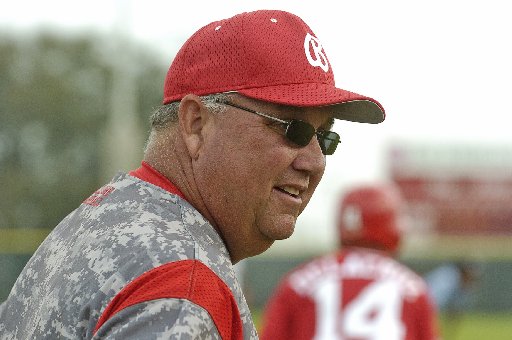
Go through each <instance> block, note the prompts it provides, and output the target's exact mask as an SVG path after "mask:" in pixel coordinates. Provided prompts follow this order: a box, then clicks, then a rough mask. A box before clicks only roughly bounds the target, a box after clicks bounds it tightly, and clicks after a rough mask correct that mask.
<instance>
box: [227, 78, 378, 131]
mask: <svg viewBox="0 0 512 340" xmlns="http://www.w3.org/2000/svg"><path fill="white" fill-rule="evenodd" d="M236 92H238V93H241V94H243V95H245V96H247V97H250V98H254V99H258V100H263V101H268V102H271V103H276V104H283V105H291V106H302V107H313V106H331V107H332V109H333V111H334V118H337V119H342V120H348V121H352V122H359V123H370V124H378V123H381V122H382V121H384V119H385V117H386V115H385V111H384V108H383V107H382V105H381V104H380V103H379V102H378V101H376V100H375V99H373V98H370V97H366V96H363V95H360V94H357V93H354V92H350V91H345V90H342V89H339V88H336V87H334V86H332V85H328V84H318V83H307V84H287V85H274V86H266V87H257V88H242V89H237V90H236Z"/></svg>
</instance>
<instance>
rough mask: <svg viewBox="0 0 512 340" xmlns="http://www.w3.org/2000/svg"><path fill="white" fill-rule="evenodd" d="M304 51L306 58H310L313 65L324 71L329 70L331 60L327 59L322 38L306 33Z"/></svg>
mask: <svg viewBox="0 0 512 340" xmlns="http://www.w3.org/2000/svg"><path fill="white" fill-rule="evenodd" d="M310 46H311V48H310ZM311 50H313V53H314V54H315V55H314V56H313V55H311ZM304 52H306V58H308V61H309V63H310V64H311V66H313V67H317V66H318V67H320V68H321V69H322V70H324V72H327V71H329V62H328V61H327V57H326V56H325V54H324V51H323V47H322V44H321V43H320V40H318V39H317V38H315V37H314V36H312V35H311V34H309V33H308V34H306V38H305V39H304Z"/></svg>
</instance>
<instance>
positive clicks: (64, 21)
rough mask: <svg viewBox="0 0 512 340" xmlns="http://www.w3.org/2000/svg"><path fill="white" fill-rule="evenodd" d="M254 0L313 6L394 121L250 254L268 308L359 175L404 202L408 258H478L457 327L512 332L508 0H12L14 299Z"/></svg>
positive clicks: (2, 65) (342, 82)
mask: <svg viewBox="0 0 512 340" xmlns="http://www.w3.org/2000/svg"><path fill="white" fill-rule="evenodd" d="M255 9H281V10H286V11H290V12H292V13H295V14H297V15H299V16H300V17H302V18H303V19H304V20H305V21H306V22H307V23H308V24H309V26H310V27H311V28H312V29H313V31H314V32H315V33H316V35H317V37H318V38H319V39H320V40H321V41H322V43H323V46H324V48H325V50H326V51H327V54H328V56H329V59H330V63H331V67H333V69H334V72H335V76H336V84H337V86H338V87H341V88H345V89H348V90H351V91H354V92H358V93H362V94H365V95H368V96H371V97H374V98H376V99H377V100H379V101H380V102H381V103H382V104H383V105H384V107H385V108H386V111H387V119H386V121H385V122H384V123H383V124H380V125H377V126H372V125H366V124H354V123H349V122H336V125H335V130H336V131H338V132H339V133H340V135H341V138H342V143H341V144H340V146H339V147H338V150H337V152H336V154H335V155H333V156H330V157H328V159H327V168H326V172H325V175H324V179H323V182H322V183H321V184H320V186H319V187H318V189H317V191H316V193H315V195H314V197H313V199H312V201H311V203H310V205H309V206H308V208H307V209H306V210H305V211H304V213H303V214H302V215H301V217H300V219H299V222H298V223H297V227H296V232H295V234H294V235H293V236H292V237H291V238H290V239H288V240H286V241H281V242H277V243H276V244H275V245H274V246H273V247H272V248H271V249H270V250H269V251H268V252H266V253H264V254H262V255H260V256H257V257H254V258H250V259H247V260H245V261H243V262H242V264H241V265H239V269H240V272H241V273H242V275H243V283H244V286H245V288H246V294H247V297H248V300H249V303H250V305H251V308H252V309H253V310H254V315H255V318H258V315H259V312H260V310H261V308H262V307H263V306H264V304H265V302H266V299H267V298H268V296H269V294H271V292H272V289H273V287H274V285H275V283H276V282H277V280H278V279H279V278H280V277H281V276H282V275H283V274H284V273H285V272H286V271H287V270H288V269H290V268H291V267H292V266H294V265H296V264H298V263H299V262H302V261H304V260H306V259H309V258H311V257H313V256H317V255H320V254H323V253H325V252H329V251H332V250H334V249H335V247H336V242H337V239H336V236H335V218H336V208H337V205H338V200H339V198H340V196H341V195H342V194H343V192H344V191H345V190H346V189H347V188H348V187H350V186H353V185H356V184H359V183H362V182H375V181H390V182H394V183H396V184H397V185H398V186H399V187H400V189H401V191H402V193H403V194H404V197H405V198H406V200H407V203H408V205H407V207H408V208H407V213H408V214H407V215H408V219H407V222H408V223H407V225H406V237H405V244H404V246H403V249H402V250H403V251H402V253H401V260H402V261H403V262H405V263H407V264H409V265H410V266H411V267H413V268H414V269H415V270H416V271H417V272H418V273H420V274H422V275H425V276H427V275H428V274H429V273H431V270H433V269H436V268H439V266H441V265H444V264H453V263H455V264H461V263H463V264H468V265H470V266H471V268H472V269H474V273H476V274H475V275H474V276H473V278H474V279H473V280H472V284H471V289H470V290H468V292H469V293H468V294H467V296H466V297H465V299H464V304H459V305H458V306H452V307H450V308H447V309H443V313H442V320H441V321H442V326H443V332H444V336H445V339H447V340H450V339H484V338H485V339H509V337H510V334H512V294H510V293H509V287H510V286H511V282H512V207H511V202H512V134H511V133H510V123H511V122H512V109H511V107H510V105H508V100H509V99H510V98H511V93H512V65H511V62H510V60H512V49H511V43H510V41H511V36H510V35H511V33H510V32H512V21H510V19H509V14H508V13H509V10H508V6H507V2H506V1H505V0H503V1H499V0H486V1H461V0H452V1H446V0H445V1H440V0H432V1H429V2H411V1H405V0H403V1H401V0H390V1H377V0H375V1H372V0H361V1H344V0H342V1H337V2H336V3H334V2H331V1H323V0H318V1H315V2H300V3H299V2H297V1H291V0H290V1H284V0H273V1H258V2H256V1H253V2H251V1H227V0H218V1H215V2H208V1H202V2H201V1H199V2H194V4H193V6H192V5H191V4H190V3H186V2H181V3H175V2H172V1H164V0H146V1H135V0H133V1H130V0H117V1H113V0H104V1H99V0H90V1H88V2H86V3H76V2H72V1H57V0H48V1H44V2H40V1H36V0H32V1H28V0H18V1H16V2H10V1H3V0H2V1H0V75H1V76H0V193H1V199H0V301H2V300H3V299H5V297H6V296H7V295H8V294H9V291H10V289H11V286H12V284H13V283H14V281H15V279H16V277H17V275H18V274H19V272H20V271H21V270H22V268H23V266H24V264H25V263H26V261H28V259H29V258H30V256H31V254H32V253H33V252H34V251H35V249H36V248H37V246H38V245H39V243H40V242H41V241H42V240H43V239H44V237H45V236H46V235H47V234H48V233H49V232H50V231H51V229H52V228H53V227H54V226H55V225H57V224H58V222H59V221H60V220H61V219H62V218H63V217H65V216H66V215H67V214H68V213H69V212H71V211H72V210H73V209H74V208H76V207H77V206H78V205H79V204H80V203H81V202H82V201H83V200H84V199H85V198H87V197H88V196H89V195H90V194H91V193H92V192H94V191H95V190H96V189H97V188H98V187H99V186H101V185H102V184H103V183H105V182H106V181H108V180H109V179H110V178H111V177H113V176H114V175H115V174H116V173H117V172H118V171H128V170H131V169H134V168H136V167H138V165H139V163H140V159H141V157H142V150H143V146H144V141H145V138H146V136H147V131H148V128H149V125H148V117H149V114H150V112H151V110H152V108H154V107H156V106H158V105H159V104H160V101H161V97H162V86H163V80H164V77H165V73H166V71H167V68H168V66H169V64H170V62H171V61H172V59H173V58H174V55H175V54H176V52H177V50H178V49H179V48H180V46H181V45H182V44H183V43H184V42H185V40H186V39H187V38H188V37H189V36H190V35H191V34H192V33H193V32H195V31H196V30H197V29H198V28H200V27H201V26H203V25H205V24H207V23H209V22H211V21H214V20H219V19H223V18H226V17H229V16H232V15H235V14H237V13H239V12H242V11H250V10H255Z"/></svg>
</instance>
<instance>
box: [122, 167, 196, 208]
mask: <svg viewBox="0 0 512 340" xmlns="http://www.w3.org/2000/svg"><path fill="white" fill-rule="evenodd" d="M128 174H129V175H130V176H133V177H137V178H139V179H141V180H143V181H145V182H148V183H151V184H153V185H156V186H157V187H160V188H162V189H164V190H166V191H168V192H170V193H171V194H175V195H178V196H180V197H181V198H183V199H184V200H187V199H186V198H185V195H183V193H182V192H181V191H180V189H178V188H176V186H175V185H174V184H172V183H171V181H169V179H167V177H165V176H164V175H162V174H161V173H159V172H158V171H157V170H156V169H154V168H153V167H152V166H151V165H149V164H148V163H146V162H144V161H142V163H141V166H140V167H139V168H138V169H136V170H132V171H130V172H129V173H128Z"/></svg>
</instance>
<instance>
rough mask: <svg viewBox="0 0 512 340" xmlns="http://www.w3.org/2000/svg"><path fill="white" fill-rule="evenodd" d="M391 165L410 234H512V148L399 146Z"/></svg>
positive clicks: (391, 172) (391, 156) (392, 155)
mask: <svg viewBox="0 0 512 340" xmlns="http://www.w3.org/2000/svg"><path fill="white" fill-rule="evenodd" d="M389 161H390V166H389V170H390V177H391V179H392V181H394V182H395V183H396V184H397V185H398V186H399V188H400V189H401V191H402V193H403V195H404V198H405V199H406V201H407V202H408V208H409V211H408V214H409V216H410V217H411V220H410V221H409V222H410V224H411V229H410V230H409V231H410V232H412V233H414V232H427V233H428V232H435V233H442V234H453V235H497V234H508V235H512V149H504V148H483V147H479V148H469V147H465V146H451V147H450V146H448V147H447V146H428V145H420V146H418V145H416V146H414V145H406V146H395V147H393V148H392V149H391V151H390V157H389Z"/></svg>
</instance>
